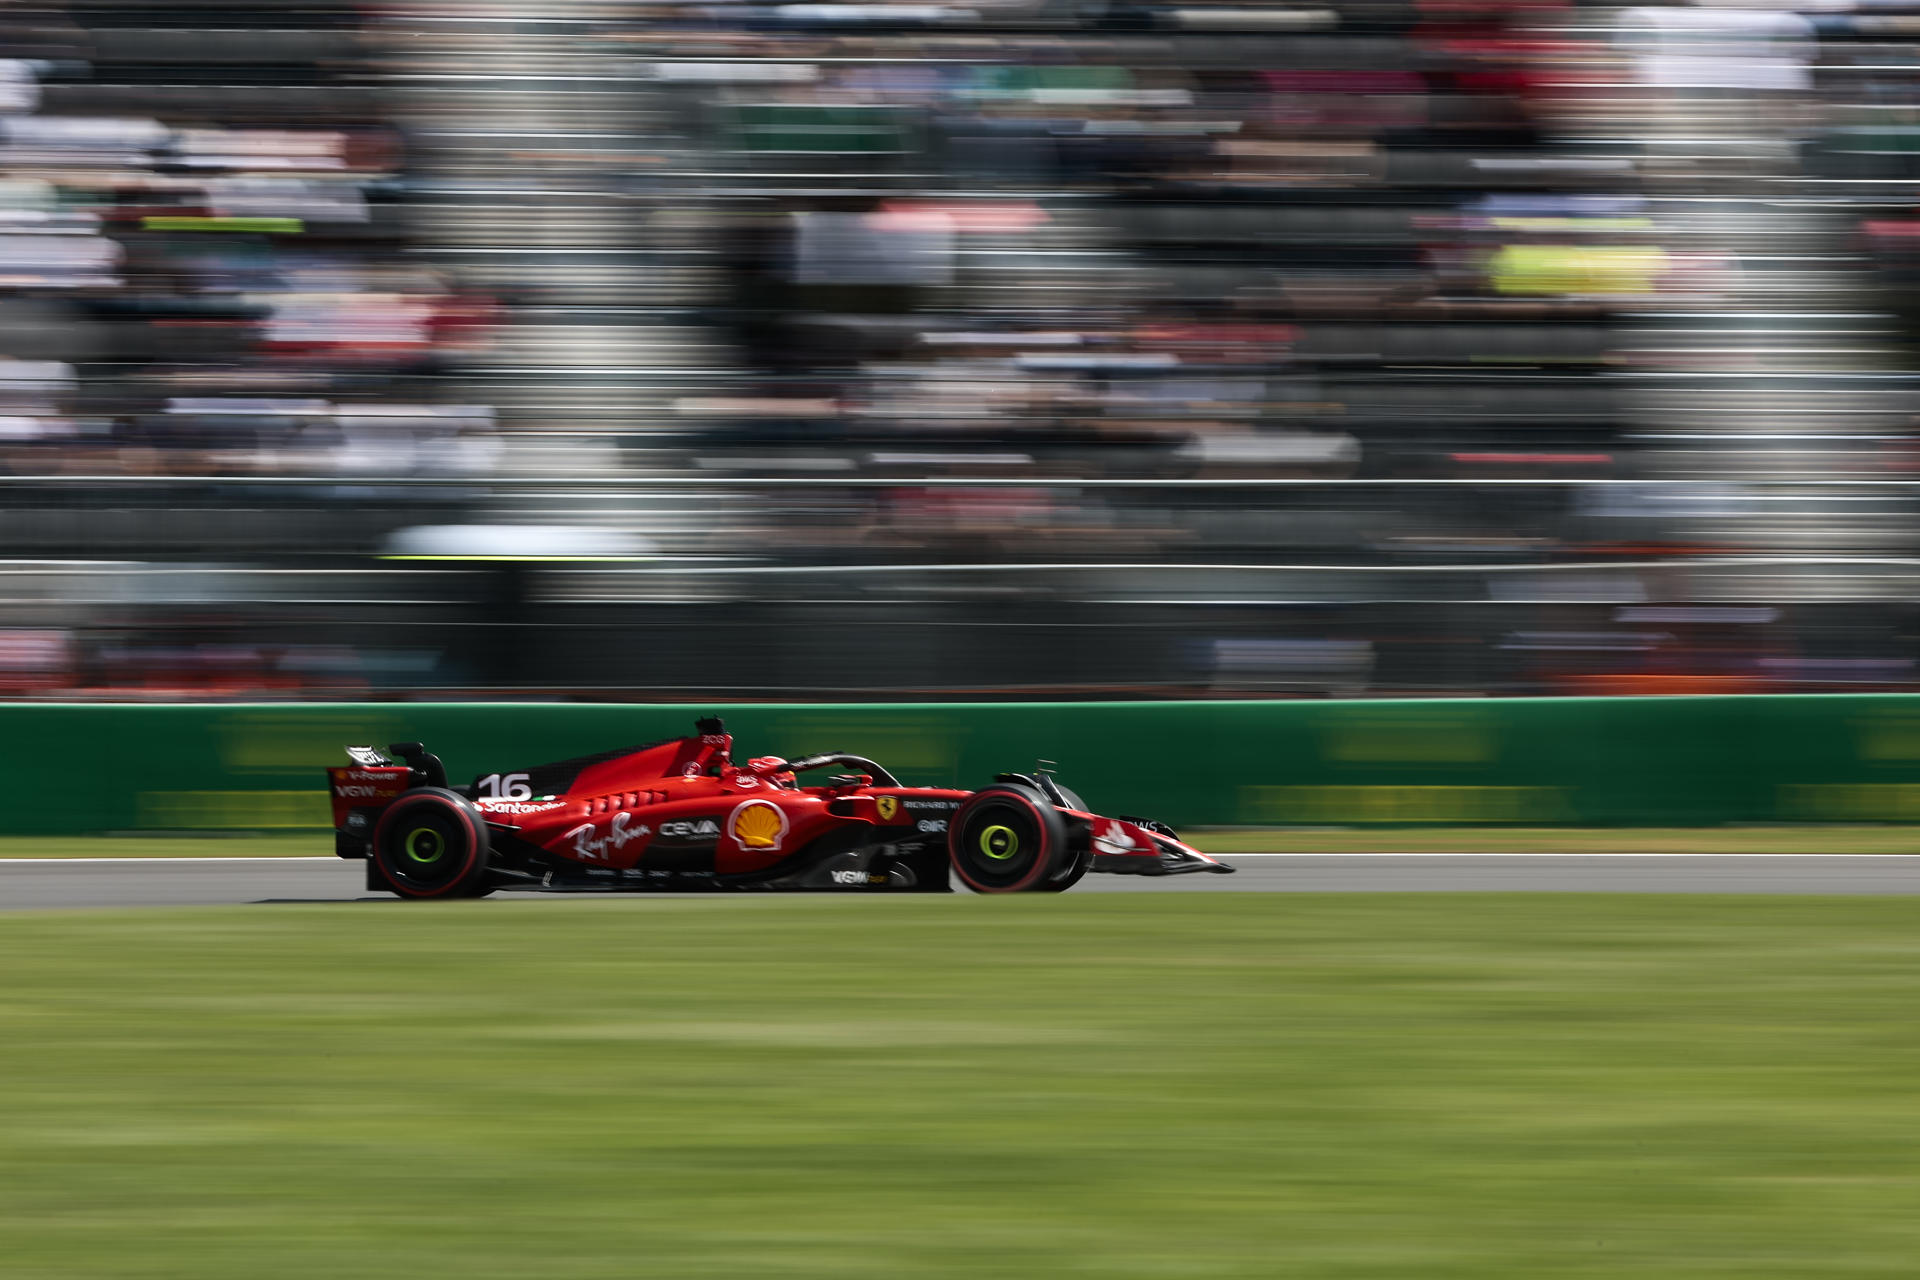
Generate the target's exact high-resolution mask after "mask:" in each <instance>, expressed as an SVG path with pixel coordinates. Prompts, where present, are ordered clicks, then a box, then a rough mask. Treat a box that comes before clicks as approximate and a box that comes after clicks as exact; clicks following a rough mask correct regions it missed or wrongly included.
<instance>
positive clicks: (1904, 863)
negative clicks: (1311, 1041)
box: [0, 853, 1920, 911]
mask: <svg viewBox="0 0 1920 1280" xmlns="http://www.w3.org/2000/svg"><path fill="white" fill-rule="evenodd" d="M1229 861H1231V862H1233V863H1235V864H1236V865H1237V866H1238V867H1239V868H1240V871H1239V873H1238V874H1237V875H1231V876H1223V875H1210V874H1201V875H1188V876H1175V877H1169V878H1166V879H1142V878H1134V877H1127V876H1104V875H1095V876H1088V877H1087V878H1086V879H1085V880H1083V881H1082V882H1081V883H1080V885H1079V887H1077V888H1076V889H1074V890H1073V892H1075V893H1087V892H1095V893H1099V892H1120V893H1231V892H1242V893H1244V892H1247V891H1249V890H1251V891H1254V892H1267V893H1356V892H1357V893H1373V892H1393V893H1406V892H1414V893H1431V892H1478V893H1487V892H1496V893H1498V892H1506V893H1838V894H1880V893H1920V854H1526V853H1508V854H1291V853H1290V854H1240V855H1235V856H1233V857H1230V858H1229ZM364 874H365V873H364V871H363V869H362V867H361V864H359V863H357V862H342V861H340V860H339V859H337V858H169V859H158V858H125V859H107V858H101V859H78V858H75V859H45V860H36V859H28V858H20V859H10V860H0V911H4V910H26V909H33V908H40V909H47V908H92V907H164V906H201V905H220V904H246V903H257V904H264V905H270V904H274V903H294V902H351V901H354V900H356V899H359V900H366V901H376V902H397V901H398V899H395V898H393V897H392V896H391V895H388V894H369V893H368V892H367V891H366V889H364V888H363V887H362V884H363V877H364ZM586 896H591V897H604V898H616V897H617V898H619V899H620V900H623V901H625V902H628V903H638V902H642V901H645V900H646V899H647V898H648V897H655V898H660V897H679V896H685V895H680V894H652V895H647V894H623V895H613V894H591V895H587V894H579V893H551V894H540V893H502V894H498V895H496V896H495V897H494V898H492V899H490V901H495V902H502V901H528V900H532V901H548V902H553V901H562V900H565V899H568V898H579V897H586ZM796 896H807V897H815V896H818V897H825V896H829V895H826V894H819V895H813V894H808V895H796ZM836 896H837V895H836Z"/></svg>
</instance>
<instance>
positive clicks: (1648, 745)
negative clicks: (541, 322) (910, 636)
mask: <svg viewBox="0 0 1920 1280" xmlns="http://www.w3.org/2000/svg"><path fill="white" fill-rule="evenodd" d="M710 711H711V712H718V713H721V714H724V715H725V716H726V718H727V722H728V727H729V729H731V730H732V731H733V733H734V735H735V738H736V754H737V755H738V756H739V757H740V758H742V759H745V758H747V757H749V756H755V755H783V756H799V755H804V754H808V753H812V752H819V751H830V750H839V751H852V752H856V753H859V754H861V755H866V756H870V757H872V758H874V759H877V760H879V761H880V762H882V763H883V764H886V765H888V766H889V767H890V768H892V769H893V770H894V772H895V773H897V774H898V775H899V776H900V777H901V779H902V780H903V781H906V782H909V783H917V784H935V785H958V786H979V785H981V784H983V783H985V782H987V781H988V780H989V779H991V778H992V776H993V775H994V774H995V773H999V772H1004V771H1009V770H1018V771H1024V770H1029V769H1031V768H1033V767H1034V763H1035V761H1036V759H1041V758H1044V759H1047V760H1054V761H1058V762H1059V775H1060V777H1061V779H1062V780H1063V781H1064V782H1066V783H1067V784H1068V785H1070V786H1072V787H1074V788H1076V789H1077V790H1079V791H1080V792H1081V794H1082V795H1084V796H1085V797H1086V798H1087V800H1088V802H1089V803H1090V804H1092V805H1093V806H1094V807H1096V808H1098V809H1102V810H1105V811H1107V812H1119V813H1129V814H1132V813H1138V814H1145V815H1147V816H1149V817H1157V818H1161V819H1163V820H1165V821H1168V822H1171V823H1173V824H1175V825H1176V826H1179V825H1263V824H1289V825H1316V826H1317V825H1360V824H1410V825H1436V824H1463V825H1536V826H1537V825H1609V826H1693V825H1708V824H1718V823H1730V822H1905V821H1911V820H1915V819H1917V818H1920V696H1904V695H1833V696H1827V695H1814V696H1781V697H1767V696H1747V697H1697V698H1689V697H1676V698H1540V699H1473V700H1452V699H1447V700H1424V701H1370V702H1302V701H1294V702H1152V703H1112V702H1107V703H1040V702H1034V703H984V704H981V703H968V704H954V703H940V704H920V705H906V704H875V705H839V704H836V705H824V704H823V705H755V706H737V707H727V706H712V707H707V706H664V707H663V706H620V705H581V704H521V703H471V704H435V703H355V704H261V705H194V706H126V705H68V704H12V705H8V706H4V707H0V720H3V722H4V724H5V726H6V729H7V740H8V741H9V742H11V743H12V744H13V749H12V750H11V751H10V752H9V753H8V754H9V756H10V758H11V759H10V764H9V770H10V773H11V775H12V776H11V778H10V780H9V781H10V785H9V786H8V787H7V788H6V791H5V793H4V795H5V799H4V801H0V803H4V805H5V829H6V830H9V831H12V832H17V833H24V834H82V833H88V832H102V831H134V830H176V831H180V830H185V831H205V830H262V829H273V828H301V827H324V826H326V825H327V822H328V819H327V802H326V793H325V785H324V779H323V777H322V775H321V770H322V769H323V768H325V767H327V766H329V765H334V764H344V763H346V757H345V755H344V754H342V752H341V747H342V746H343V745H344V744H346V743H362V742H366V743H374V744H377V745H382V746H384V745H385V744H386V743H389V742H395V741H402V740H407V739H419V740H421V741H424V742H425V743H427V745H428V747H429V748H430V749H431V750H434V751H436V752H438V753H439V754H440V755H441V756H442V757H443V758H444V759H445V761H446V763H447V767H448V772H449V774H450V775H451V776H452V777H453V778H455V779H456V780H464V779H468V778H471V777H473V776H475V775H478V774H481V773H490V772H496V771H498V772H507V771H512V770H515V769H522V768H525V767H526V766H528V765H532V764H537V763H539V762H541V761H545V760H552V759H559V758H563V757H566V756H570V755H579V754H584V753H588V752H595V751H602V750H606V749H608V748H610V747H616V746H620V745H623V744H628V743H641V742H647V741H651V740H655V739H658V738H665V737H677V736H680V735H681V734H684V733H689V732H691V731H692V722H693V719H694V717H695V716H697V715H699V714H702V713H705V712H710Z"/></svg>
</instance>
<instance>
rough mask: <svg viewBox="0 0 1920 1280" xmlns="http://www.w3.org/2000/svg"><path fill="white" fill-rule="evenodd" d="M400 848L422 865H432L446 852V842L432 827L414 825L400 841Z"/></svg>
mask: <svg viewBox="0 0 1920 1280" xmlns="http://www.w3.org/2000/svg"><path fill="white" fill-rule="evenodd" d="M400 848H401V850H402V851H403V852H404V853H405V854H406V855H407V857H409V858H411V859H412V860H413V861H415V862H417V863H419V864H421V865H422V866H432V865H433V864H434V863H436V862H438V861H440V859H442V858H444V857H445V856H446V854H447V842H446V839H445V838H444V837H442V836H441V834H440V833H439V832H438V831H436V830H434V829H433V828H432V827H415V828H414V829H413V830H411V831H409V832H407V838H406V839H405V840H403V841H401V842H400Z"/></svg>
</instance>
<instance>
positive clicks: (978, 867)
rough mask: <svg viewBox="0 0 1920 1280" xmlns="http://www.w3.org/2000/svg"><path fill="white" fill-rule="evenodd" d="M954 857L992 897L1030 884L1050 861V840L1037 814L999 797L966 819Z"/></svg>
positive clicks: (977, 809) (1010, 800) (963, 871)
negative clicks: (1039, 867)
mask: <svg viewBox="0 0 1920 1280" xmlns="http://www.w3.org/2000/svg"><path fill="white" fill-rule="evenodd" d="M956 837H957V838H956V839H955V841H954V844H953V851H954V856H955V858H956V860H957V862H958V864H959V865H960V868H961V871H962V873H963V874H964V875H965V876H966V878H967V880H968V881H969V882H970V883H972V884H973V885H974V887H975V888H978V889H981V890H982V891H984V892H988V893H992V892H995V891H997V890H1008V889H1015V888H1018V887H1020V886H1022V885H1023V884H1025V883H1026V882H1027V881H1028V880H1030V879H1031V878H1032V877H1033V875H1034V872H1035V870H1036V869H1037V866H1038V864H1040V863H1042V862H1044V861H1045V860H1046V858H1047V836H1046V832H1045V831H1044V830H1043V829H1042V828H1041V826H1040V824H1039V821H1038V819H1037V817H1036V815H1035V814H1033V813H1031V812H1029V811H1028V809H1027V807H1026V806H1025V805H1023V804H1020V803H1019V802H1018V801H1015V800H1013V799H1011V798H1009V799H1004V800H1003V799H1000V798H998V797H995V798H993V799H991V800H988V801H986V802H985V803H983V804H981V805H980V806H979V807H978V808H976V809H975V810H974V811H973V812H972V813H970V814H968V815H966V816H965V818H964V825H963V826H962V828H961V829H960V830H959V831H958V832H957V833H956Z"/></svg>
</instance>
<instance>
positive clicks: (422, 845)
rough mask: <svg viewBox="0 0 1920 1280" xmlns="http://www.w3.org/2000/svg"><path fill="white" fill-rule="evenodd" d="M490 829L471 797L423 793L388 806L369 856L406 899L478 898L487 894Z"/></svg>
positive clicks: (443, 792)
mask: <svg viewBox="0 0 1920 1280" xmlns="http://www.w3.org/2000/svg"><path fill="white" fill-rule="evenodd" d="M487 851H488V845H487V826H486V823H485V822H484V821H482V820H481V817H480V814H479V811H478V810H476V809H475V808H474V807H473V803H472V802H471V801H469V800H467V799H466V798H465V797H463V796H460V795H458V794H456V793H454V792H452V791H448V790H446V789H444V788H441V787H420V788H417V789H415V790H412V791H409V792H407V793H405V794H404V795H402V796H401V797H400V798H399V799H398V800H395V801H394V802H393V803H392V804H390V805H388V806H387V810H386V812H385V813H383V814H381V815H380V821H379V823H377V824H376V825H375V826H374V829H373V847H372V848H371V849H370V850H369V851H368V856H369V857H370V858H371V860H372V862H373V865H374V866H375V867H376V868H377V869H378V870H379V872H380V875H381V877H382V878H383V879H384V880H386V882H387V886H388V887H389V888H390V889H392V890H393V892H395V893H397V894H399V895H400V896H401V897H403V898H477V897H481V896H483V895H484V894H485V893H486V892H487V891H488V890H487V883H486V879H487Z"/></svg>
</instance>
